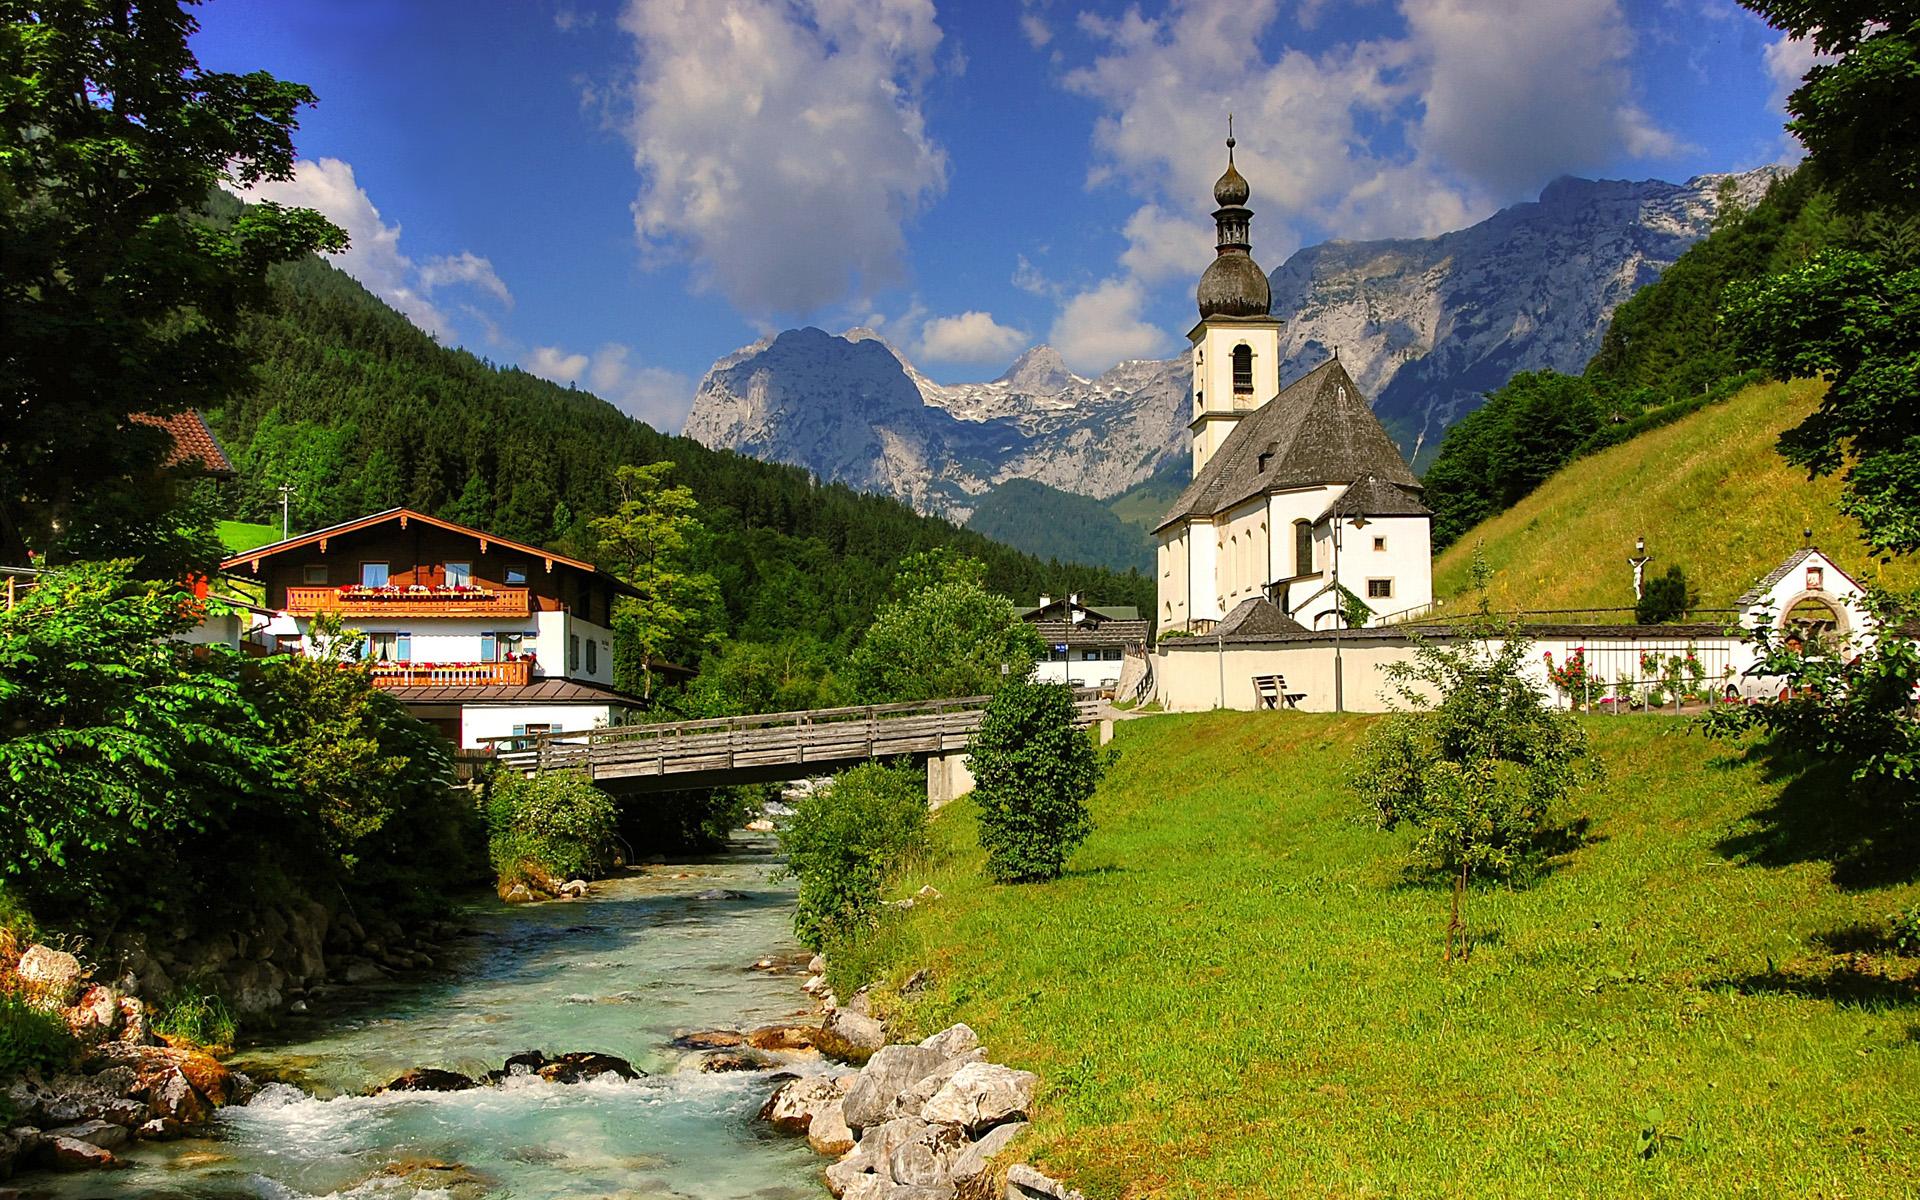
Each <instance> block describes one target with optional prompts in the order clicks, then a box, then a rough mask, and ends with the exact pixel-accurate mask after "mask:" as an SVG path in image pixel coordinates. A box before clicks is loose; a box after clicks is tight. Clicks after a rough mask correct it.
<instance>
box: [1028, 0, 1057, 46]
mask: <svg viewBox="0 0 1920 1200" xmlns="http://www.w3.org/2000/svg"><path fill="white" fill-rule="evenodd" d="M1045 7H1046V0H1020V36H1021V37H1024V38H1026V39H1027V45H1029V46H1032V47H1033V48H1034V49H1035V50H1040V49H1044V48H1045V47H1046V44H1047V43H1048V42H1051V41H1052V40H1053V26H1051V25H1049V24H1047V18H1046V16H1045V14H1044V13H1043V12H1042V11H1041V10H1042V9H1043V8H1045Z"/></svg>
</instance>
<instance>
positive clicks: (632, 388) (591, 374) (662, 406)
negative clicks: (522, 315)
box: [520, 342, 694, 433]
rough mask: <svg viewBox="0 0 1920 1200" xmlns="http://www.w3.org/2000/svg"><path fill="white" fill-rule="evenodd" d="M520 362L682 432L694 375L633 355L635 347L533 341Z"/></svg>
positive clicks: (657, 425)
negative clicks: (570, 346) (589, 349)
mask: <svg viewBox="0 0 1920 1200" xmlns="http://www.w3.org/2000/svg"><path fill="white" fill-rule="evenodd" d="M520 365H521V366H522V367H525V368H526V369H527V370H528V371H530V372H532V373H533V374H535V375H538V376H540V377H541V378H542V379H551V380H552V381H553V382H555V383H565V384H572V385H574V386H577V387H584V388H585V389H586V390H588V391H590V392H592V393H593V394H594V395H596V396H598V397H600V398H601V399H602V400H605V401H608V402H609V403H611V404H613V405H614V406H615V407H616V408H619V409H620V410H621V411H622V412H624V413H626V414H627V415H628V416H630V417H633V418H634V419H635V420H639V421H645V422H646V423H647V424H649V425H651V426H653V427H654V428H655V429H659V430H663V431H665V432H667V433H678V432H679V431H680V427H681V426H682V425H684V424H685V423H686V420H687V410H688V409H690V408H692V407H693V390H694V384H693V380H691V379H689V378H688V377H687V376H685V375H682V374H680V373H679V372H678V371H670V370H668V369H666V368H665V367H650V366H647V365H645V364H642V363H636V362H635V361H633V349H632V347H630V346H624V345H622V344H620V343H619V342H608V343H606V344H605V345H603V346H601V347H600V348H599V349H598V350H595V351H594V352H593V353H591V354H583V353H581V352H579V351H569V350H564V349H562V348H561V347H559V346H535V347H534V348H533V349H532V350H531V351H530V352H528V354H527V355H526V357H524V358H523V359H521V360H520Z"/></svg>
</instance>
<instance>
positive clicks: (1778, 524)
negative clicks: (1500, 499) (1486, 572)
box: [1433, 380, 1920, 611]
mask: <svg viewBox="0 0 1920 1200" xmlns="http://www.w3.org/2000/svg"><path fill="white" fill-rule="evenodd" d="M1823 388H1824V385H1822V384H1820V383H1818V382H1814V381H1807V380H1799V381H1795V382H1793V383H1784V384H1783V383H1766V384H1758V385H1755V386H1752V387H1748V388H1745V389H1743V390H1741V391H1740V392H1738V393H1736V394H1735V395H1734V396H1733V397H1732V398H1731V399H1728V400H1727V401H1725V402H1723V403H1720V404H1714V405H1709V406H1708V407H1705V408H1702V409H1701V410H1699V411H1698V412H1695V413H1692V414H1691V415H1689V416H1686V417H1683V418H1681V419H1680V420H1678V421H1675V422H1674V423H1673V424H1671V425H1667V426H1665V427H1663V428H1660V429H1655V430H1652V431H1650V432H1647V433H1643V434H1641V435H1640V436H1639V437H1637V438H1634V439H1633V440H1632V441H1629V442H1626V443H1625V444H1623V445H1619V446H1614V447H1611V448H1610V449H1607V450H1603V451H1601V452H1599V453H1598V454H1594V455H1592V456H1591V457H1588V458H1583V459H1581V460H1579V461H1578V462H1574V463H1571V464H1569V465H1567V466H1566V467H1565V468H1563V469H1562V470H1561V471H1559V472H1558V473H1557V474H1555V475H1553V476H1552V477H1551V478H1549V479H1548V480H1547V481H1546V482H1545V483H1542V484H1541V485H1540V487H1539V488H1538V489H1537V490H1535V491H1534V492H1533V494H1532V495H1529V496H1527V497H1526V498H1525V499H1523V500H1521V501H1520V502H1519V503H1518V504H1515V505H1514V506H1513V507H1512V508H1510V509H1508V510H1507V511H1506V512H1503V513H1501V514H1499V515H1498V516H1495V517H1493V518H1491V519H1489V520H1487V521H1485V522H1482V523H1481V524H1480V525H1478V526H1476V527H1475V528H1474V529H1473V530H1471V531H1470V532H1469V533H1468V534H1467V535H1466V536H1465V537H1464V538H1462V539H1461V540H1460V541H1459V542H1457V543H1455V544H1454V545H1453V546H1452V547H1451V548H1450V549H1448V550H1447V551H1446V552H1445V553H1444V554H1442V555H1441V556H1440V557H1439V558H1438V559H1437V560H1436V561H1435V562H1434V578H1433V585H1434V594H1435V595H1437V596H1441V597H1443V598H1445V599H1447V600H1448V601H1449V603H1450V604H1455V605H1457V604H1459V603H1460V602H1461V597H1462V595H1463V593H1465V592H1466V590H1467V585H1468V567H1469V565H1470V564H1471V562H1472V559H1473V547H1474V546H1475V545H1476V544H1484V546H1485V549H1486V555H1487V560H1488V562H1489V563H1490V564H1491V565H1492V566H1493V568H1494V569H1495V572H1496V574H1495V575H1494V578H1493V584H1492V588H1491V591H1492V600H1493V606H1494V607H1495V608H1496V609H1501V610H1515V609H1528V610H1543V609H1567V608H1631V607H1633V572H1632V569H1631V568H1630V567H1628V565H1627V557H1628V556H1629V555H1630V554H1632V553H1633V545H1634V539H1635V538H1638V537H1644V538H1646V539H1647V552H1648V553H1650V554H1651V555H1653V562H1652V563H1651V564H1649V566H1648V570H1649V571H1650V572H1654V573H1658V572H1662V571H1664V570H1665V569H1666V568H1667V567H1668V566H1670V565H1673V564H1678V565H1679V566H1680V567H1681V568H1682V569H1683V570H1684V571H1685V572H1686V574H1687V578H1688V580H1689V581H1691V582H1692V584H1693V585H1694V586H1695V587H1696V588H1697V589H1698V590H1699V593H1700V603H1701V605H1702V606H1703V607H1705V608H1722V609H1724V608H1731V607H1732V605H1733V602H1734V600H1735V598H1736V597H1738V596H1739V595H1740V593H1741V592H1743V591H1745V590H1746V589H1747V588H1748V587H1749V586H1751V585H1752V584H1753V583H1754V582H1755V581H1756V580H1758V579H1759V578H1760V577H1761V576H1762V575H1764V574H1766V573H1767V572H1768V571H1770V570H1772V569H1773V568H1774V567H1776V566H1778V565H1779V564H1780V560H1781V559H1783V558H1785V557H1786V556H1787V555H1788V554H1790V553H1791V552H1792V551H1794V550H1796V549H1798V548H1799V546H1800V545H1801V540H1802V531H1803V530H1807V529H1811V530H1812V531H1813V543H1814V544H1815V545H1817V546H1819V547H1820V548H1822V549H1823V550H1825V551H1827V552H1828V553H1829V554H1831V555H1833V557H1834V559H1835V560H1836V561H1837V562H1839V563H1840V564H1841V565H1842V566H1843V567H1845V568H1846V569H1847V570H1848V571H1850V572H1852V573H1853V574H1854V576H1855V577H1856V578H1857V579H1859V580H1860V581H1861V582H1863V583H1873V582H1879V583H1885V584H1887V585H1889V586H1894V587H1913V586H1916V585H1920V563H1916V562H1914V561H1912V560H1910V559H1909V560H1896V561H1895V562H1893V563H1891V564H1889V565H1887V566H1885V567H1881V566H1880V565H1879V564H1878V563H1876V562H1874V561H1873V560H1872V559H1871V558H1870V557H1869V556H1868V554H1867V552H1866V549H1865V547H1864V546H1862V544H1861V542H1860V536H1859V527H1858V526H1857V525H1855V524H1854V522H1852V521H1851V520H1849V519H1847V518H1846V517H1843V516H1842V515H1841V514H1840V511H1839V508H1838V503H1837V502H1838V498H1839V494H1840V482H1839V480H1838V479H1836V478H1833V477H1831V476H1828V477H1826V478H1822V479H1815V480H1811V481H1809V480H1808V479H1807V478H1806V475H1805V473H1804V472H1802V471H1799V470H1796V469H1795V468H1793V467H1791V466H1789V465H1787V462H1786V460H1785V459H1783V458H1781V457H1780V455H1779V454H1778V453H1776V452H1775V450H1774V442H1775V440H1776V439H1778V438H1779V436H1780V431H1781V430H1783V429H1786V428H1788V427H1789V426H1792V425H1795V424H1798V423H1799V422H1800V421H1801V420H1802V419H1804V418H1805V417H1806V415H1807V414H1808V413H1810V412H1812V411H1813V409H1814V406H1815V405H1816V404H1817V403H1818V402H1819V398H1820V395H1821V393H1822V391H1823ZM1443 611H1444V610H1443Z"/></svg>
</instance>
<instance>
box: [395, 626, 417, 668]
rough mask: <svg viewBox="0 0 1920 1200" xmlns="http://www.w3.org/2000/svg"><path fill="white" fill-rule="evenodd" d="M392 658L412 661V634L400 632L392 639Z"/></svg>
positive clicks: (398, 660) (399, 660)
mask: <svg viewBox="0 0 1920 1200" xmlns="http://www.w3.org/2000/svg"><path fill="white" fill-rule="evenodd" d="M393 660H394V661H395V662H412V661H413V635H412V634H411V633H406V632H404V631H403V632H401V633H399V634H396V635H395V636H394V639H393Z"/></svg>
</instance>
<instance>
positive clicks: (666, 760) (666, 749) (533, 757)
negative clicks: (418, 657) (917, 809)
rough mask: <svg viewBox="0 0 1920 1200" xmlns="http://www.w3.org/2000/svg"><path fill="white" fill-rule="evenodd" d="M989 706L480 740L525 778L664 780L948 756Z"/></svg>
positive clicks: (960, 703)
mask: <svg viewBox="0 0 1920 1200" xmlns="http://www.w3.org/2000/svg"><path fill="white" fill-rule="evenodd" d="M1074 698H1075V706H1076V713H1075V719H1076V723H1077V724H1079V725H1081V726H1082V727H1085V726H1088V725H1091V724H1092V723H1093V722H1094V721H1095V720H1096V719H1097V717H1098V713H1099V709H1100V705H1101V700H1100V697H1099V694H1098V693H1097V692H1096V691H1093V690H1091V689H1081V690H1078V691H1076V692H1075V697H1074ZM987 699H988V698H987V697H985V696H959V697H954V698H951V699H945V700H924V701H913V702H908V703H903V704H867V705H858V706H853V707H847V708H817V709H807V710H803V711H799V712H780V713H756V714H752V715H749V716H739V717H711V718H707V719H704V720H697V721H673V722H666V723H661V724H652V725H611V726H607V727H604V728H600V729H591V730H580V731H577V732H555V733H540V734H528V735H520V736H517V737H493V738H482V739H480V740H481V742H482V743H483V744H486V745H487V746H489V747H490V748H491V749H492V750H493V752H494V755H495V757H496V758H497V759H498V760H499V761H500V762H501V763H502V764H504V765H506V766H508V767H510V768H512V769H514V770H516V771H519V772H521V773H523V774H534V773H538V772H542V771H564V770H582V769H583V770H586V771H587V772H588V773H589V774H597V773H599V772H602V771H607V770H615V771H618V772H619V773H622V774H635V773H648V774H661V775H668V774H681V773H688V772H694V771H710V770H726V769H731V768H739V767H763V766H768V765H795V764H805V763H807V762H820V763H823V764H824V763H828V762H844V761H846V760H848V759H858V758H868V759H872V758H887V757H891V756H893V755H896V754H911V753H916V752H918V753H924V752H926V751H928V750H932V749H946V748H949V747H947V745H946V743H947V741H948V740H949V739H955V738H965V737H967V736H970V735H971V734H972V733H973V731H974V730H975V729H977V728H979V726H980V720H981V717H982V715H983V714H984V712H985V710H986V705H987Z"/></svg>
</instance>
